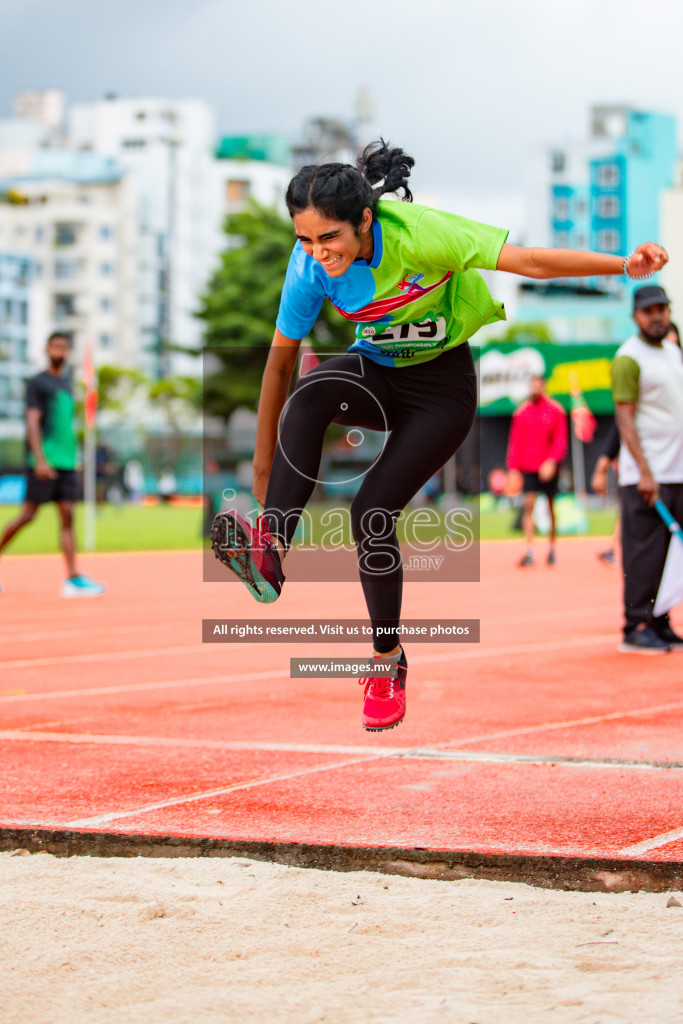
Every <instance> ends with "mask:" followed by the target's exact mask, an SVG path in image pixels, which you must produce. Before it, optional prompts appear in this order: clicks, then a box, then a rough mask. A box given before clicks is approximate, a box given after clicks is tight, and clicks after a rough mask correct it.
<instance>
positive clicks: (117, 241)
mask: <svg viewBox="0 0 683 1024" xmlns="http://www.w3.org/2000/svg"><path fill="white" fill-rule="evenodd" d="M0 246H3V247H4V246H7V247H9V248H11V249H12V250H14V251H21V252H24V253H26V254H27V255H29V256H30V257H31V258H32V262H33V279H34V284H35V287H34V288H33V290H32V305H33V306H34V307H35V308H34V309H33V310H32V316H31V320H32V325H33V328H32V336H33V337H34V338H35V339H36V341H35V342H34V344H33V345H32V346H31V352H30V355H31V356H32V357H33V361H34V363H35V362H36V361H39V360H40V359H41V358H42V351H43V348H44V344H45V337H46V336H47V335H48V334H49V333H50V332H51V331H53V330H59V331H63V332H64V334H65V335H66V336H67V337H69V338H70V339H71V340H72V343H73V349H74V359H75V360H76V361H78V362H80V360H81V359H82V355H83V351H84V348H85V345H86V341H87V342H88V343H90V344H91V345H92V348H93V352H94V354H95V357H96V358H97V360H98V361H99V362H100V363H101V362H108V363H115V364H118V365H135V364H136V362H137V359H138V345H139V335H138V293H137V272H138V255H137V253H138V223H137V217H136V192H135V185H134V182H133V180H132V179H131V178H130V177H129V176H126V175H125V174H124V173H123V171H122V169H121V168H120V167H119V166H118V164H117V163H116V162H115V161H114V160H112V159H109V158H106V157H102V156H100V155H98V154H94V153H78V152H74V151H71V150H64V149H50V148H45V149H43V148H40V149H36V150H34V151H33V153H32V154H31V157H30V160H29V162H28V168H27V173H24V174H22V175H20V176H15V177H12V178H4V179H2V180H0Z"/></svg>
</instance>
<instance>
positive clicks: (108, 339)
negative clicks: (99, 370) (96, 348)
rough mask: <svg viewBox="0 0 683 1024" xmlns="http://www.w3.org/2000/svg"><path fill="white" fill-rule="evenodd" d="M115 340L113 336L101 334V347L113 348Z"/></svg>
mask: <svg viewBox="0 0 683 1024" xmlns="http://www.w3.org/2000/svg"><path fill="white" fill-rule="evenodd" d="M113 342H114V339H113V338H112V336H111V334H100V345H101V346H102V348H111V346H112V344H113Z"/></svg>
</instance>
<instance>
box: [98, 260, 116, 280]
mask: <svg viewBox="0 0 683 1024" xmlns="http://www.w3.org/2000/svg"><path fill="white" fill-rule="evenodd" d="M113 273H114V264H113V263H100V274H101V275H102V277H111V275H112V274H113Z"/></svg>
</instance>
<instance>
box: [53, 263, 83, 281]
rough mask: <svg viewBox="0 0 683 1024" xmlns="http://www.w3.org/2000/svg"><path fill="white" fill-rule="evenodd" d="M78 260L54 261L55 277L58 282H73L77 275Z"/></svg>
mask: <svg viewBox="0 0 683 1024" xmlns="http://www.w3.org/2000/svg"><path fill="white" fill-rule="evenodd" d="M79 263H80V261H79V260H69V259H56V260H55V277H56V278H57V280H58V281H73V279H74V278H75V277H76V276H77V275H78V268H79Z"/></svg>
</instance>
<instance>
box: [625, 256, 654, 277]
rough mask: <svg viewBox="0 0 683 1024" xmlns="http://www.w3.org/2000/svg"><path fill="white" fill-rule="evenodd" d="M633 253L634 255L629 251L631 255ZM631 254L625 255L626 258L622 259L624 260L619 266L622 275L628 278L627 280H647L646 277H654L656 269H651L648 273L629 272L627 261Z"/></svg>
mask: <svg viewBox="0 0 683 1024" xmlns="http://www.w3.org/2000/svg"><path fill="white" fill-rule="evenodd" d="M633 255H634V253H631V256H633ZM631 256H627V257H626V259H625V260H624V262H623V263H622V265H621V268H622V270H623V272H624V277H627V278H628V279H629V281H647V279H648V277H654V276H655V274H656V273H657V271H656V270H651V271H650V273H649V274H637V275H633V274H629V272H628V266H627V263H628V261H629V260H630V259H631Z"/></svg>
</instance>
